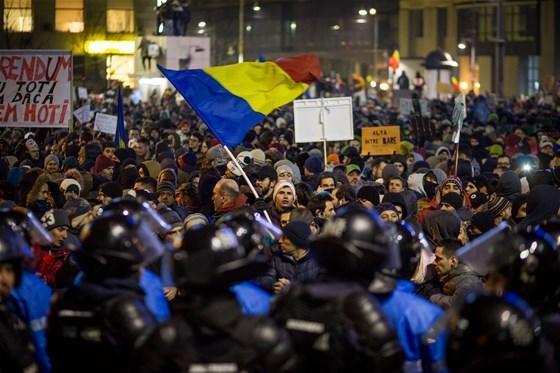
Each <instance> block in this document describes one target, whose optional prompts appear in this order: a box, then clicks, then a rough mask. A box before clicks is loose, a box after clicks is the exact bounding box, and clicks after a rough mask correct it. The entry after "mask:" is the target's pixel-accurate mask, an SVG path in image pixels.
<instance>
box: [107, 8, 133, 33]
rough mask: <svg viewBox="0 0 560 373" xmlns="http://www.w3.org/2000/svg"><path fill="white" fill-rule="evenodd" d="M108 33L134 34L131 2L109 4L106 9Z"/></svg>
mask: <svg viewBox="0 0 560 373" xmlns="http://www.w3.org/2000/svg"><path fill="white" fill-rule="evenodd" d="M107 31H108V32H134V7H133V4H132V0H117V1H112V2H111V7H110V8H109V9H107Z"/></svg>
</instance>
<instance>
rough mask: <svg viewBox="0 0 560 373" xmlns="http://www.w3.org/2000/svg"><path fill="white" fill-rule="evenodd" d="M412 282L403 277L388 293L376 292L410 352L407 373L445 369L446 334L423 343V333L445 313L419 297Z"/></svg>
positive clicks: (404, 347) (405, 351) (407, 356)
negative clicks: (429, 342)
mask: <svg viewBox="0 0 560 373" xmlns="http://www.w3.org/2000/svg"><path fill="white" fill-rule="evenodd" d="M414 291H415V286H414V284H413V283H411V282H410V281H406V280H399V281H397V286H396V287H395V289H394V290H393V291H392V292H391V293H389V294H387V295H376V299H377V300H378V301H379V303H380V304H381V307H382V308H383V311H385V314H386V316H387V318H388V319H389V320H390V321H391V323H392V325H393V327H394V328H395V331H396V332H397V334H398V336H399V340H400V342H401V345H402V348H403V351H404V353H405V355H406V362H405V372H407V373H408V372H445V371H446V366H445V336H442V337H440V338H439V339H438V340H437V341H435V343H432V344H430V345H426V344H423V343H422V336H423V335H424V333H425V332H427V331H428V329H429V328H430V326H431V325H432V324H433V323H434V322H435V321H436V320H437V319H438V318H439V317H440V316H442V315H443V311H442V310H441V308H439V307H438V306H436V305H434V304H432V303H430V302H428V301H426V300H425V299H424V298H421V297H419V296H417V295H416V294H415V293H414Z"/></svg>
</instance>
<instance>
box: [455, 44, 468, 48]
mask: <svg viewBox="0 0 560 373" xmlns="http://www.w3.org/2000/svg"><path fill="white" fill-rule="evenodd" d="M457 48H459V49H467V45H466V44H465V43H459V44H457Z"/></svg>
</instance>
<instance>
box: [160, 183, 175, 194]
mask: <svg viewBox="0 0 560 373" xmlns="http://www.w3.org/2000/svg"><path fill="white" fill-rule="evenodd" d="M164 191H165V192H171V193H172V194H173V195H175V185H174V184H173V183H172V182H170V181H162V182H161V183H159V184H158V187H157V193H158V194H159V193H161V192H164Z"/></svg>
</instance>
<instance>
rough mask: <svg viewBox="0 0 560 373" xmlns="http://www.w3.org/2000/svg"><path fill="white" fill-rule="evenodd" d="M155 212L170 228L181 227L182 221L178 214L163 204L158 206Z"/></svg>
mask: <svg viewBox="0 0 560 373" xmlns="http://www.w3.org/2000/svg"><path fill="white" fill-rule="evenodd" d="M157 212H158V214H159V215H160V216H161V218H162V219H163V221H165V222H166V223H167V224H169V226H170V227H171V228H176V227H181V226H182V225H183V221H182V220H181V217H180V216H179V214H177V213H176V212H175V211H173V210H171V209H170V208H169V207H167V206H166V205H164V204H163V203H160V204H158V206H157Z"/></svg>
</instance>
